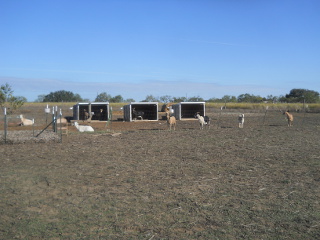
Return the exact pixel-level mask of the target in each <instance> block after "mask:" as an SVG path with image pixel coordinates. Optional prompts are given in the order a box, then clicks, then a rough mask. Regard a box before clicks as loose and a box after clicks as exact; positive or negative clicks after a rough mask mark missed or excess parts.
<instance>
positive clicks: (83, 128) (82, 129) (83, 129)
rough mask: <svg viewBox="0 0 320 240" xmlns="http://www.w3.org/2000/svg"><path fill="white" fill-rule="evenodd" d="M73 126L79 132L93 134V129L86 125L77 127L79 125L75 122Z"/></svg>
mask: <svg viewBox="0 0 320 240" xmlns="http://www.w3.org/2000/svg"><path fill="white" fill-rule="evenodd" d="M74 126H75V127H76V128H77V129H78V131H79V132H94V129H93V128H92V127H91V126H88V125H79V123H77V122H75V123H74Z"/></svg>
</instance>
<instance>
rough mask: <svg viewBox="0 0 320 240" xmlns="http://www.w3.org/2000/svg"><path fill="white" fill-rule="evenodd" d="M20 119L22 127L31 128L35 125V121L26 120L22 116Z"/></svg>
mask: <svg viewBox="0 0 320 240" xmlns="http://www.w3.org/2000/svg"><path fill="white" fill-rule="evenodd" d="M19 117H20V120H21V122H20V123H19V125H20V126H31V125H33V120H30V119H26V118H24V117H23V115H22V114H21V115H20V116H19Z"/></svg>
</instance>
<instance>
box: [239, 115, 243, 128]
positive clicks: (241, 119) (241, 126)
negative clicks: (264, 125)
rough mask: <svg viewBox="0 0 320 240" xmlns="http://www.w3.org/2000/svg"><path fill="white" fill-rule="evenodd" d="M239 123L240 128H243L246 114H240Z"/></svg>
mask: <svg viewBox="0 0 320 240" xmlns="http://www.w3.org/2000/svg"><path fill="white" fill-rule="evenodd" d="M238 123H239V128H243V124H244V114H240V115H239V116H238Z"/></svg>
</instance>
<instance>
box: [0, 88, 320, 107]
mask: <svg viewBox="0 0 320 240" xmlns="http://www.w3.org/2000/svg"><path fill="white" fill-rule="evenodd" d="M26 101H27V100H26V98H25V97H21V96H19V97H15V96H13V90H12V88H11V86H10V85H9V84H8V83H6V84H5V85H1V89H0V105H1V107H3V106H4V105H5V103H7V105H8V103H9V105H10V106H11V108H12V109H17V108H18V107H20V106H22V105H23V103H24V102H26ZM35 102H90V100H88V99H83V98H82V97H81V96H80V95H79V94H77V93H73V92H70V91H65V90H60V91H55V92H50V93H49V94H47V95H45V94H42V95H39V96H38V98H37V99H36V100H35ZM94 102H110V103H122V102H135V100H134V99H132V98H129V99H124V98H123V97H122V96H121V95H116V96H111V95H110V94H108V93H107V92H102V93H99V94H97V96H96V98H95V100H94ZM142 102H161V103H169V102H208V103H320V97H319V92H317V91H313V90H308V89H301V88H298V89H292V90H291V91H290V92H289V93H288V94H285V95H281V96H273V95H268V96H267V97H261V96H259V95H253V94H249V93H244V94H240V95H239V96H238V97H236V96H231V95H224V96H223V97H222V98H215V97H212V98H209V99H203V98H202V97H200V96H193V97H189V98H188V97H173V96H170V95H164V96H160V97H155V96H153V95H147V96H146V98H145V99H144V100H142Z"/></svg>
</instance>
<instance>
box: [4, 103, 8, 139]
mask: <svg viewBox="0 0 320 240" xmlns="http://www.w3.org/2000/svg"><path fill="white" fill-rule="evenodd" d="M7 127H8V125H7V108H4V143H7Z"/></svg>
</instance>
